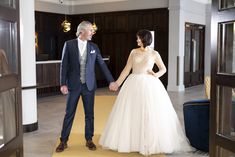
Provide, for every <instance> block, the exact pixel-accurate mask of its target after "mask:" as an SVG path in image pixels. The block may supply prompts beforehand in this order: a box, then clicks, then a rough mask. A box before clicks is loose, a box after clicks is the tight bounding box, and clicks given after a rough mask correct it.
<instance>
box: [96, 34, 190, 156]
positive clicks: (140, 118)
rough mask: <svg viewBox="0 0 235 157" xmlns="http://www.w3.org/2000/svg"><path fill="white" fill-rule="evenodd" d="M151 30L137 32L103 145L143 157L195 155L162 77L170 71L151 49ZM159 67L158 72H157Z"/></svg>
mask: <svg viewBox="0 0 235 157" xmlns="http://www.w3.org/2000/svg"><path fill="white" fill-rule="evenodd" d="M151 42H152V35H151V33H150V31H148V30H140V31H138V32H137V44H138V46H140V47H139V48H137V49H133V50H132V51H131V53H130V56H129V58H128V61H127V64H126V66H125V68H124V70H123V71H122V73H121V75H120V76H119V78H118V80H117V81H116V83H117V85H118V86H120V85H121V84H122V82H123V81H124V80H125V78H126V77H127V75H128V74H129V72H130V70H131V69H132V73H131V74H130V75H129V76H128V78H127V79H126V81H125V82H124V84H123V86H122V88H121V90H120V92H119V94H118V96H117V99H116V101H115V104H114V107H113V109H112V112H111V114H110V116H109V119H108V121H107V124H106V126H105V129H104V132H103V134H102V135H101V138H100V141H99V143H100V145H102V147H103V148H106V149H112V150H116V151H118V152H139V153H141V154H143V155H150V154H160V153H173V152H181V151H191V150H192V148H191V147H190V145H189V143H188V140H187V138H186V137H185V134H184V132H183V129H182V127H181V125H180V122H179V120H178V117H177V115H176V112H175V110H174V108H173V106H172V103H171V100H170V98H169V96H168V94H167V92H166V90H165V88H164V86H163V85H162V83H161V81H160V80H159V77H161V76H162V75H163V74H164V73H165V72H166V67H165V65H164V63H163V61H162V59H161V56H160V55H159V53H158V52H157V51H155V50H153V49H151V48H150V47H148V46H149V45H150V43H151ZM154 64H156V65H157V66H158V68H159V71H158V72H156V73H155V72H153V71H152V69H153V66H154Z"/></svg>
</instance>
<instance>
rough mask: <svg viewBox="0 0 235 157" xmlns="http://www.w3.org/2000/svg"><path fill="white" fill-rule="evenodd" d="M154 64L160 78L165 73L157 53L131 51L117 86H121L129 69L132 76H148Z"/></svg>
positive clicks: (138, 50)
mask: <svg viewBox="0 0 235 157" xmlns="http://www.w3.org/2000/svg"><path fill="white" fill-rule="evenodd" d="M154 64H157V66H158V68H159V71H158V74H160V75H159V77H160V76H161V75H162V74H164V73H165V71H166V68H165V65H164V63H163V62H162V59H161V56H160V55H159V53H158V52H157V51H155V50H153V49H151V48H149V50H148V51H144V52H143V51H141V50H140V49H139V48H138V49H133V50H132V51H131V53H130V55H129V58H128V60H127V64H126V66H125V68H124V69H123V71H122V73H121V75H120V76H119V78H118V80H117V83H118V85H121V84H122V82H123V81H124V80H125V78H126V77H127V76H128V74H129V73H130V70H131V69H132V73H133V74H148V71H151V70H152V69H153V66H154ZM161 73H162V74H161Z"/></svg>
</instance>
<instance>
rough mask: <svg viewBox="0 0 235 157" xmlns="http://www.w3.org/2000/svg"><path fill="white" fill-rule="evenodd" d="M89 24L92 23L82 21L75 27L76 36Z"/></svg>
mask: <svg viewBox="0 0 235 157" xmlns="http://www.w3.org/2000/svg"><path fill="white" fill-rule="evenodd" d="M89 25H92V23H91V22H89V21H82V22H81V23H80V24H79V25H78V27H77V32H76V36H77V37H78V36H79V35H80V33H81V32H82V31H83V30H86V29H87V27H88V26H89Z"/></svg>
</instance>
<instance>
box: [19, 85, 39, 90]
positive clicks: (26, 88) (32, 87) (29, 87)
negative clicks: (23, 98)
mask: <svg viewBox="0 0 235 157" xmlns="http://www.w3.org/2000/svg"><path fill="white" fill-rule="evenodd" d="M36 88H38V86H37V85H36V86H26V87H22V90H28V89H36Z"/></svg>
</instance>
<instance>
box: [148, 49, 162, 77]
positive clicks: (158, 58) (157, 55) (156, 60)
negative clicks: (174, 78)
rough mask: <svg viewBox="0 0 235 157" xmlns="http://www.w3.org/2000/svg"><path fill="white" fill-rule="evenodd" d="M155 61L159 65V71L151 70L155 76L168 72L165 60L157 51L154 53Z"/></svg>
mask: <svg viewBox="0 0 235 157" xmlns="http://www.w3.org/2000/svg"><path fill="white" fill-rule="evenodd" d="M154 58H155V59H154V61H155V64H156V65H157V67H158V69H159V71H158V72H156V73H155V72H153V71H149V73H150V74H152V75H153V76H155V77H158V78H159V77H161V76H162V75H163V74H165V73H166V66H165V65H164V63H163V61H162V58H161V56H160V54H159V53H158V52H157V51H155V54H154Z"/></svg>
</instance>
